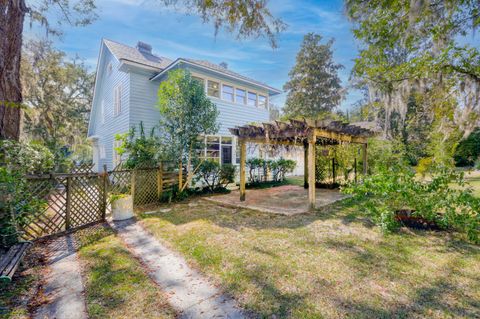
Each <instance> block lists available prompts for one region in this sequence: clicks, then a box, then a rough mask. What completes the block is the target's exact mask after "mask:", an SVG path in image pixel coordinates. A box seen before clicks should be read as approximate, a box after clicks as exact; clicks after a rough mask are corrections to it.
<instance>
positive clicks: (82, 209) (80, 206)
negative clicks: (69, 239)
mask: <svg viewBox="0 0 480 319" xmlns="http://www.w3.org/2000/svg"><path fill="white" fill-rule="evenodd" d="M70 187H71V192H70V197H69V200H70V211H69V217H70V218H69V226H70V227H71V228H76V227H80V226H83V225H87V224H90V223H93V222H96V221H100V220H102V219H103V209H104V205H105V204H104V192H103V178H102V177H101V176H98V175H96V174H95V175H93V174H87V175H80V176H73V177H71V180H70Z"/></svg>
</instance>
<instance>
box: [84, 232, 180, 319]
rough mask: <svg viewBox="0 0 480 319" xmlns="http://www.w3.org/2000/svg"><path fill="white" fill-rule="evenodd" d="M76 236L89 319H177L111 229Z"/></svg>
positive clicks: (164, 297)
mask: <svg viewBox="0 0 480 319" xmlns="http://www.w3.org/2000/svg"><path fill="white" fill-rule="evenodd" d="M75 236H76V239H77V241H78V242H79V243H80V246H81V248H80V251H79V258H80V261H81V264H82V269H83V270H82V273H83V277H84V283H85V295H86V296H85V297H86V304H87V312H88V316H89V318H102V319H103V318H176V313H175V311H174V310H173V309H172V308H171V306H170V305H169V304H168V303H167V298H166V296H165V295H164V294H163V293H162V292H161V290H160V289H159V287H158V286H157V285H156V284H155V283H154V282H153V281H152V280H151V279H150V278H149V277H148V275H147V274H146V272H145V270H144V269H143V268H142V266H141V264H140V263H139V262H138V261H137V260H136V259H135V258H134V257H133V256H132V255H131V254H130V253H129V252H128V251H127V250H126V248H125V247H124V245H123V244H122V243H121V242H120V239H118V238H117V237H116V236H115V234H113V232H112V230H111V229H110V228H108V227H106V226H96V227H92V228H88V229H85V230H82V231H80V232H78V233H76V234H75Z"/></svg>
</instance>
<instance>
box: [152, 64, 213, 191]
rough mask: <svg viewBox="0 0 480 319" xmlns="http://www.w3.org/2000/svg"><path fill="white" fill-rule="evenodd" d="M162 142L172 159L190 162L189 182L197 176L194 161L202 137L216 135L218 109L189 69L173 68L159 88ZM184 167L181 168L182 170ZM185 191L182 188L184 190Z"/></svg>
mask: <svg viewBox="0 0 480 319" xmlns="http://www.w3.org/2000/svg"><path fill="white" fill-rule="evenodd" d="M158 108H159V109H160V114H161V115H162V116H161V120H160V134H159V135H160V141H161V143H162V146H163V147H162V148H163V152H162V153H163V154H164V156H166V157H167V158H168V159H170V160H173V161H178V162H179V164H180V166H183V165H182V164H186V167H187V170H188V177H187V183H185V185H188V184H189V182H190V181H191V179H192V177H193V173H194V171H195V170H196V169H195V168H194V169H193V171H192V169H191V168H192V163H193V162H194V159H195V157H196V155H197V148H198V147H199V143H198V137H199V136H203V135H211V134H215V133H216V132H217V131H218V129H219V127H218V124H217V117H218V114H219V113H218V110H217V107H216V106H215V104H214V103H213V102H212V101H210V99H209V98H208V97H207V96H206V94H205V90H204V86H203V84H201V83H199V82H198V81H197V80H195V79H193V78H192V76H191V74H190V73H189V72H188V71H185V70H182V69H179V70H174V71H171V72H170V73H169V74H168V79H167V80H165V81H163V82H162V83H161V84H160V88H159V89H158ZM181 171H182V170H180V172H181ZM181 190H182V189H181Z"/></svg>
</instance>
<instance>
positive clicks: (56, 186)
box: [21, 171, 106, 240]
mask: <svg viewBox="0 0 480 319" xmlns="http://www.w3.org/2000/svg"><path fill="white" fill-rule="evenodd" d="M103 184H104V177H103V176H102V175H99V174H98V173H93V172H91V171H89V172H88V171H87V172H73V173H65V174H49V175H40V176H39V175H35V176H27V185H28V187H29V190H30V193H31V194H32V195H33V196H34V197H35V198H36V199H38V200H39V201H40V202H41V204H42V207H43V209H42V210H40V211H37V212H36V213H33V214H30V215H29V216H28V221H27V222H24V223H23V224H24V225H26V226H24V227H23V229H22V230H21V231H22V238H23V239H26V240H34V239H37V238H40V237H45V236H49V235H54V234H58V233H62V232H64V231H68V230H73V229H75V228H79V227H82V226H85V225H89V224H92V223H95V222H98V221H101V220H103V219H104V217H105V196H106V194H105V192H104V191H103V190H104V187H103Z"/></svg>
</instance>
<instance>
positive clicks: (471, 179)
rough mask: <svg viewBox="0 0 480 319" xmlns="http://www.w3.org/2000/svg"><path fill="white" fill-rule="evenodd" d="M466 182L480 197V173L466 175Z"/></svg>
mask: <svg viewBox="0 0 480 319" xmlns="http://www.w3.org/2000/svg"><path fill="white" fill-rule="evenodd" d="M465 180H466V181H467V182H468V183H469V184H470V186H472V188H473V192H474V194H475V195H476V196H478V197H480V171H475V172H470V173H466V174H465Z"/></svg>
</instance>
